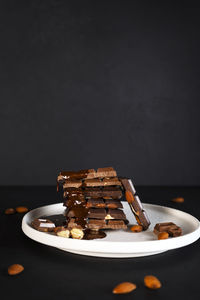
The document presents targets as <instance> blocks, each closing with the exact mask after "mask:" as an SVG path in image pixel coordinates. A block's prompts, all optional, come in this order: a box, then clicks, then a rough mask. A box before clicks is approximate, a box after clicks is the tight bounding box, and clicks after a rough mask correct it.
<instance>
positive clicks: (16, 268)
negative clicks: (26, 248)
mask: <svg viewBox="0 0 200 300" xmlns="http://www.w3.org/2000/svg"><path fill="white" fill-rule="evenodd" d="M22 271H24V267H23V266H22V265H19V264H14V265H11V266H10V267H8V274H9V275H17V274H19V273H21V272H22Z"/></svg>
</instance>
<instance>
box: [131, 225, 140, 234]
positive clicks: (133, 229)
mask: <svg viewBox="0 0 200 300" xmlns="http://www.w3.org/2000/svg"><path fill="white" fill-rule="evenodd" d="M142 230H143V227H142V226H141V225H133V226H132V227H131V231H132V232H141V231H142Z"/></svg>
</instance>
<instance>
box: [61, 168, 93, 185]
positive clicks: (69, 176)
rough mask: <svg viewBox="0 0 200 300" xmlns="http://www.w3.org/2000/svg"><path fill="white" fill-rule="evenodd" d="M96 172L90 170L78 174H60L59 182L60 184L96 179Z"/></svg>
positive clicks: (72, 172)
mask: <svg viewBox="0 0 200 300" xmlns="http://www.w3.org/2000/svg"><path fill="white" fill-rule="evenodd" d="M95 176H96V171H95V170H94V169H88V170H80V171H77V172H74V171H70V172H64V171H62V172H60V174H59V175H58V178H57V181H58V182H65V180H80V179H83V178H95Z"/></svg>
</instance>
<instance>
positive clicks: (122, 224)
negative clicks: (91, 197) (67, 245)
mask: <svg viewBox="0 0 200 300" xmlns="http://www.w3.org/2000/svg"><path fill="white" fill-rule="evenodd" d="M72 228H79V229H80V226H79V225H77V223H76V220H75V219H74V218H71V219H70V220H69V223H68V229H69V230H71V229H72ZM87 228H88V229H91V230H100V229H127V224H126V221H124V220H99V219H88V221H87Z"/></svg>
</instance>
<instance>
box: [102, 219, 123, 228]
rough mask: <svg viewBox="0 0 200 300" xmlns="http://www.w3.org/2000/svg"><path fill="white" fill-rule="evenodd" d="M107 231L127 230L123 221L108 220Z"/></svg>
mask: <svg viewBox="0 0 200 300" xmlns="http://www.w3.org/2000/svg"><path fill="white" fill-rule="evenodd" d="M107 229H127V225H126V224H125V222H124V221H123V220H108V222H107Z"/></svg>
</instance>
